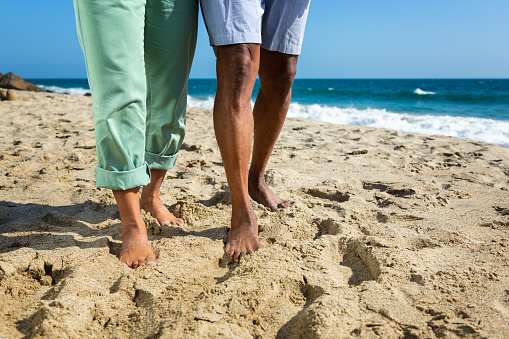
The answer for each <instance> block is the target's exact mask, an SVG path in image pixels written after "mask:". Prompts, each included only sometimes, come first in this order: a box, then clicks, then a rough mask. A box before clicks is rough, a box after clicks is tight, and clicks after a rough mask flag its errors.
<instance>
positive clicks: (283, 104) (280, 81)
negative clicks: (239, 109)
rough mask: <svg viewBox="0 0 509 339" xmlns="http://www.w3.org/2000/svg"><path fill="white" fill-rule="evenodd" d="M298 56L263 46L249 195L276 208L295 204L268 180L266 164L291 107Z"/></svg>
mask: <svg viewBox="0 0 509 339" xmlns="http://www.w3.org/2000/svg"><path fill="white" fill-rule="evenodd" d="M297 58H298V57H297V55H289V54H283V53H279V52H273V51H268V50H266V49H264V48H261V51H260V70H259V78H260V91H259V92H258V97H257V98H256V103H255V106H254V146H253V159H252V161H251V167H250V169H249V194H250V195H251V198H253V200H255V201H257V202H259V203H260V204H262V205H264V206H265V207H268V208H270V209H271V210H272V211H278V210H279V209H281V208H287V207H290V206H291V203H290V202H289V201H287V200H283V199H281V198H280V197H279V196H278V195H277V194H276V193H274V191H272V190H271V189H270V187H269V186H267V184H266V183H265V177H264V174H265V167H266V166H267V163H268V161H269V157H270V155H271V153H272V150H273V149H274V145H275V143H276V140H277V138H278V136H279V133H280V132H281V129H282V128H283V124H284V122H285V119H286V114H287V113H288V107H289V106H290V99H291V90H292V84H293V80H294V78H295V73H296V70H297Z"/></svg>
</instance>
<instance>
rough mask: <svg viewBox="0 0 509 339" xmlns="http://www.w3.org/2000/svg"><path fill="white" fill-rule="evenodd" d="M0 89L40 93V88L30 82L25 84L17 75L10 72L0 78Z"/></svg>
mask: <svg viewBox="0 0 509 339" xmlns="http://www.w3.org/2000/svg"><path fill="white" fill-rule="evenodd" d="M0 88H7V89H17V90H22V91H34V92H42V88H40V87H38V86H36V85H34V84H32V83H30V82H25V81H24V80H23V79H22V78H21V77H20V76H19V75H16V74H14V73H12V72H9V73H7V74H4V75H2V77H1V78H0Z"/></svg>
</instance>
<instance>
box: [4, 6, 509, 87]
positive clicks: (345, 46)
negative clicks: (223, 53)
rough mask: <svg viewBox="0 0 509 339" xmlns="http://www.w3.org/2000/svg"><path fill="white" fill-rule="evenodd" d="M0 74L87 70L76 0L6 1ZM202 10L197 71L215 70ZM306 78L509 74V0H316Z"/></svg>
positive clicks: (304, 59) (68, 74)
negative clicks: (75, 5) (75, 11)
mask: <svg viewBox="0 0 509 339" xmlns="http://www.w3.org/2000/svg"><path fill="white" fill-rule="evenodd" d="M0 32H1V35H2V38H1V39H0V42H1V47H0V72H2V73H6V72H9V71H13V72H15V73H17V74H19V75H21V76H22V77H25V78H84V77H86V71H85V64H84V61H83V55H82V52H81V49H80V47H79V44H78V40H77V37H76V28H75V21H74V10H73V6H72V1H71V0H46V1H40V0H0ZM214 65H215V58H214V54H213V52H212V50H211V48H210V47H209V46H208V38H207V32H206V31H205V28H204V26H203V23H202V21H201V18H200V27H199V38H198V46H197V50H196V58H195V63H194V65H193V69H192V72H191V77H193V78H213V77H215V66H214ZM298 77H301V78H509V0H487V1H482V0H427V1H409V0H390V1H380V0H356V1H350V0H348V1H347V0H344V1H342V0H312V1H311V8H310V13H309V18H308V25H307V28H306V35H305V39H304V46H303V50H302V55H301V56H300V58H299V67H298Z"/></svg>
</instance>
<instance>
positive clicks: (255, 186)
mask: <svg viewBox="0 0 509 339" xmlns="http://www.w3.org/2000/svg"><path fill="white" fill-rule="evenodd" d="M249 195H250V196H251V198H252V199H253V200H254V201H256V202H257V203H260V204H262V205H263V206H265V207H267V208H269V209H270V210H271V211H272V212H277V211H279V210H280V209H281V208H288V207H290V206H292V203H291V202H289V201H288V200H283V199H281V198H280V197H279V196H278V195H277V194H276V193H274V191H273V190H271V189H270V187H269V186H268V185H267V184H266V183H265V179H264V177H263V176H261V177H251V176H250V177H249Z"/></svg>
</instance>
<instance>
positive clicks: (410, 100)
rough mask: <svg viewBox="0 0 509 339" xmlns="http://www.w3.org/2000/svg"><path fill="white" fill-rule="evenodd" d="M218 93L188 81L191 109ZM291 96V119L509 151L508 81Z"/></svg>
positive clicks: (322, 85)
mask: <svg viewBox="0 0 509 339" xmlns="http://www.w3.org/2000/svg"><path fill="white" fill-rule="evenodd" d="M32 82H33V83H34V84H36V85H39V86H41V87H43V88H44V89H46V90H50V91H53V92H56V93H67V94H74V95H83V94H85V93H90V90H89V87H88V82H87V79H32ZM258 88H259V84H258V83H257V84H256V86H255V90H254V93H253V100H254V99H255V98H256V93H257V92H258ZM215 89H216V81H215V79H190V80H189V86H188V106H192V107H205V108H212V107H213V105H214V95H215ZM292 91H293V92H292V103H291V105H290V109H289V112H288V116H290V117H298V118H308V119H313V120H318V121H326V122H331V123H335V124H345V125H362V126H370V127H383V128H389V129H395V130H399V131H401V132H403V133H425V134H431V135H433V134H441V135H448V136H455V137H460V138H466V139H472V140H478V141H483V142H487V143H494V144H498V145H500V146H503V147H509V79H296V80H295V82H294V85H293V88H292ZM253 102H254V101H253Z"/></svg>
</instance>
